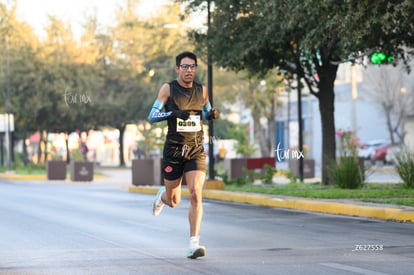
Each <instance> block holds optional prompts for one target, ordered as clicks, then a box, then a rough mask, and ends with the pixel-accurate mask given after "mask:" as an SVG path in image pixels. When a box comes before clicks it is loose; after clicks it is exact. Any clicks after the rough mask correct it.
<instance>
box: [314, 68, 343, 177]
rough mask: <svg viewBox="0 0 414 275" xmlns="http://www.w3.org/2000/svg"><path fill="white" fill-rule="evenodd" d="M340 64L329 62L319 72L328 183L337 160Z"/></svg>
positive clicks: (320, 106)
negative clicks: (336, 129)
mask: <svg viewBox="0 0 414 275" xmlns="http://www.w3.org/2000/svg"><path fill="white" fill-rule="evenodd" d="M337 70H338V65H333V64H328V65H325V66H324V67H322V68H321V70H320V71H319V72H318V73H319V79H320V82H319V93H318V94H317V97H318V99H319V111H320V115H321V125H322V184H324V185H328V184H329V183H330V182H331V180H330V177H329V167H331V166H332V164H333V163H334V161H335V155H336V145H335V94H334V81H335V78H336V73H337Z"/></svg>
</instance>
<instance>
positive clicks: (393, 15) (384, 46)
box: [179, 0, 414, 184]
mask: <svg viewBox="0 0 414 275" xmlns="http://www.w3.org/2000/svg"><path fill="white" fill-rule="evenodd" d="M179 2H186V3H188V4H189V5H188V6H189V7H190V8H194V9H196V8H199V7H200V6H205V1H201V0H189V1H184V0H182V1H179ZM413 12H414V3H413V2H412V1H410V0H394V1H388V0H387V1H386V0H380V1H375V2H373V1H369V0H363V1H340V2H338V1H328V0H323V1H320V0H306V1H302V0H300V1H299V0H292V1H283V0H273V1H268V0H258V1H232V0H223V1H214V10H212V11H211V13H212V24H211V28H210V30H209V32H208V35H207V34H206V33H202V32H198V31H194V32H192V33H191V36H192V37H194V38H195V40H196V41H197V42H198V43H199V44H200V45H201V46H203V45H204V48H205V45H206V43H207V42H208V43H210V47H211V54H212V57H213V60H214V61H215V62H216V63H217V64H218V65H220V66H223V67H227V68H230V69H233V70H236V71H239V70H244V69H246V70H247V71H248V72H249V73H251V74H255V75H257V74H258V75H260V74H264V73H266V72H268V71H269V70H271V69H273V68H277V69H278V70H279V71H281V72H283V73H284V74H285V76H287V77H291V75H292V74H295V75H297V76H298V77H299V79H303V80H304V82H305V84H306V86H307V87H308V88H309V90H310V92H311V93H312V94H313V95H314V96H316V97H317V98H318V100H319V111H320V114H321V125H322V167H323V171H322V181H323V183H324V184H328V183H329V176H328V167H329V166H330V165H331V163H332V161H333V160H334V159H335V152H336V146H335V124H334V98H335V97H334V81H335V78H336V73H337V69H338V65H339V64H340V63H341V62H344V61H348V60H350V59H351V60H353V61H355V60H357V59H358V57H360V56H364V55H365V56H366V55H369V54H370V53H371V52H372V51H374V50H378V51H384V52H387V53H393V55H394V56H395V59H396V60H398V59H402V60H406V59H407V57H408V56H407V51H405V49H406V48H405V47H412V46H413V45H414V36H413V32H412V30H413V21H412V14H413Z"/></svg>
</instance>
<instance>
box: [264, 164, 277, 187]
mask: <svg viewBox="0 0 414 275" xmlns="http://www.w3.org/2000/svg"><path fill="white" fill-rule="evenodd" d="M263 169H264V175H263V178H262V180H263V182H264V183H265V184H272V183H273V175H274V174H275V173H276V172H277V171H276V169H275V168H274V167H273V166H271V165H269V164H265V165H264V167H263Z"/></svg>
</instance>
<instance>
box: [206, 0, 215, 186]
mask: <svg viewBox="0 0 414 275" xmlns="http://www.w3.org/2000/svg"><path fill="white" fill-rule="evenodd" d="M210 2H211V1H210V0H208V1H207V92H208V98H209V100H210V103H211V106H214V105H213V64H212V58H211V46H210V35H209V34H210V24H211V14H210ZM208 159H209V162H208V178H209V180H214V125H213V120H209V122H208Z"/></svg>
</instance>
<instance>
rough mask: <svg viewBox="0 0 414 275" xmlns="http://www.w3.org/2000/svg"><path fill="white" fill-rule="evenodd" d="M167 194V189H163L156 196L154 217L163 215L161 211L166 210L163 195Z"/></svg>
mask: <svg viewBox="0 0 414 275" xmlns="http://www.w3.org/2000/svg"><path fill="white" fill-rule="evenodd" d="M164 192H165V187H164V186H163V187H161V188H160V189H158V192H157V195H156V196H155V200H154V202H153V203H152V215H154V216H158V215H159V214H160V213H161V210H162V209H163V208H164V205H165V204H164V203H163V202H162V199H161V197H162V194H164Z"/></svg>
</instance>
